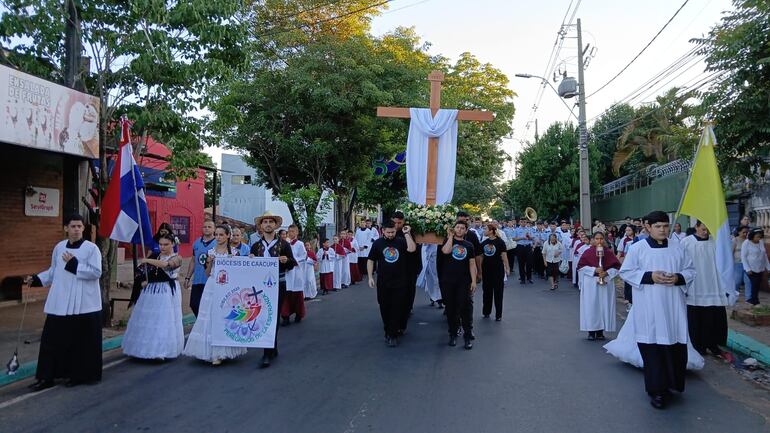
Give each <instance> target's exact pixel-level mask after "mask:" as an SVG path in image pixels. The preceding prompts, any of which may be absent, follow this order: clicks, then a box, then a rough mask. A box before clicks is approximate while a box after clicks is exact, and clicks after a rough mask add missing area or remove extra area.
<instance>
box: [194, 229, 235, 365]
mask: <svg viewBox="0 0 770 433" xmlns="http://www.w3.org/2000/svg"><path fill="white" fill-rule="evenodd" d="M214 238H215V239H216V242H217V243H216V245H215V246H214V248H212V249H210V250H209V253H208V258H207V259H206V275H208V279H207V280H206V286H205V287H204V288H203V296H202V297H201V305H200V309H199V311H198V318H197V319H196V320H195V325H193V329H192V331H191V332H190V337H189V338H187V345H186V346H185V348H184V352H183V353H184V354H185V355H187V356H192V357H195V358H198V359H200V360H203V361H208V362H211V364H213V365H219V364H221V363H222V360H223V359H233V358H237V357H239V356H241V355H244V354H246V348H245V347H232V346H214V345H213V344H212V342H211V340H212V338H211V326H212V322H211V316H212V314H213V313H214V307H215V306H216V305H215V302H214V291H215V290H216V283H215V282H214V278H213V276H212V275H211V274H212V272H211V271H212V268H213V266H214V259H215V258H217V257H229V256H233V255H238V251H235V250H234V249H232V248H231V247H230V227H229V226H226V225H219V226H217V228H216V230H215V231H214Z"/></svg>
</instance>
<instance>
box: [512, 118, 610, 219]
mask: <svg viewBox="0 0 770 433" xmlns="http://www.w3.org/2000/svg"><path fill="white" fill-rule="evenodd" d="M577 143H578V132H577V128H576V127H575V126H574V125H572V124H571V123H567V124H563V123H560V122H557V123H554V124H552V125H551V126H549V127H548V129H547V130H546V132H545V134H543V136H542V137H540V139H539V140H538V141H537V143H529V144H528V145H527V146H526V147H525V148H524V149H523V150H522V152H521V153H519V155H518V157H517V159H516V164H517V165H518V167H519V170H518V173H517V175H516V178H515V179H514V180H513V181H511V182H509V183H508V184H507V185H506V187H505V188H504V191H503V202H504V204H505V206H507V207H509V209H512V210H513V213H514V214H515V215H521V214H523V212H524V208H525V207H527V206H529V207H532V208H534V209H535V210H536V211H537V212H538V215H540V216H541V218H555V217H559V216H561V217H566V216H569V215H572V214H575V213H576V209H577V207H578V202H579V199H580V183H579V179H580V168H579V152H578V149H577ZM598 164H599V152H598V150H597V149H596V148H594V147H593V146H589V168H590V170H589V171H590V181H591V189H592V191H596V189H597V188H598V187H599V186H600V184H599V176H598V170H597V168H598Z"/></svg>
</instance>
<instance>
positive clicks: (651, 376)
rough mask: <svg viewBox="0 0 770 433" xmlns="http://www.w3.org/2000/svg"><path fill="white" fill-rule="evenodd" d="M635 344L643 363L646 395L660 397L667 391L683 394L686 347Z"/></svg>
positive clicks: (680, 345)
mask: <svg viewBox="0 0 770 433" xmlns="http://www.w3.org/2000/svg"><path fill="white" fill-rule="evenodd" d="M636 344H637V346H639V352H640V353H641V355H642V361H643V362H644V388H645V390H646V391H647V394H650V395H661V394H664V393H665V392H666V391H668V390H669V389H673V390H676V391H679V392H683V391H684V376H685V373H686V371H687V345H686V344H671V345H664V344H645V343H636Z"/></svg>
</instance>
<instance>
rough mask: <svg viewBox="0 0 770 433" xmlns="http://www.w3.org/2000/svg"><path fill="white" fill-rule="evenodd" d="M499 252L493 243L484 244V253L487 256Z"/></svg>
mask: <svg viewBox="0 0 770 433" xmlns="http://www.w3.org/2000/svg"><path fill="white" fill-rule="evenodd" d="M496 252H497V248H495V246H494V245H492V244H486V245H484V255H485V256H487V257H492V256H494V255H495V253H496Z"/></svg>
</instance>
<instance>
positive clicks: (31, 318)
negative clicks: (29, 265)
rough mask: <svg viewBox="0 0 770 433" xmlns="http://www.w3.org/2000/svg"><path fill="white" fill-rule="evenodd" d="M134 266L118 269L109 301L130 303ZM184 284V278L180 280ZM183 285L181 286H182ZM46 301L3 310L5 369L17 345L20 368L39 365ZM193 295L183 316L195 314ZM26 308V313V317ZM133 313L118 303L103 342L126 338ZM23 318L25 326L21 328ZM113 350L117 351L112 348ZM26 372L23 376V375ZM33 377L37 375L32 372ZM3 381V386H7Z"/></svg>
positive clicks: (186, 298) (0, 347) (0, 332)
mask: <svg viewBox="0 0 770 433" xmlns="http://www.w3.org/2000/svg"><path fill="white" fill-rule="evenodd" d="M189 260H190V259H189V258H188V259H185V261H184V264H183V265H182V272H181V275H182V276H184V275H185V272H186V271H187V266H188V264H189ZM133 278H134V277H133V265H132V263H131V262H130V261H127V262H126V263H123V264H121V265H118V276H117V281H119V282H122V283H123V284H119V286H121V288H115V287H113V288H112V290H110V298H123V299H128V298H130V297H131V289H130V287H131V284H132V283H133ZM180 280H182V281H184V277H182V278H180ZM182 281H180V282H182ZM44 304H45V302H44V301H38V302H30V303H28V304H26V306H25V305H23V304H14V305H5V306H3V307H0V363H1V365H2V366H3V367H5V363H6V362H8V361H9V360H10V359H11V356H12V355H13V352H14V350H15V349H16V347H17V343H18V350H19V353H18V359H19V363H20V364H21V365H24V364H27V363H29V362H33V361H37V354H38V351H39V349H40V335H41V334H42V331H43V323H44V322H45V313H43V306H44ZM189 304H190V291H189V290H184V289H183V290H182V314H183V315H184V316H187V315H189V314H192V311H191V310H190V306H189ZM25 308H26V313H25ZM129 315H130V312H129V310H128V302H122V301H119V302H115V312H114V315H113V318H112V326H111V327H110V328H105V329H102V338H103V339H104V340H109V339H112V338H113V337H117V336H121V335H123V332H125V329H126V324H127V323H128V317H129ZM22 317H23V322H24V323H23V326H22ZM19 326H22V328H21V337H20V338H18V337H19ZM111 342H112V344H107V345H106V347H108V348H114V347H119V346H120V344H119V343H120V340H119V339H116V340H111ZM113 346H114V347H113ZM22 373H23V372H20V373H19V374H20V375H21V374H22ZM33 374H34V372H33ZM4 375H5V369H3V371H2V373H0V378H2V377H3V376H4ZM5 383H6V382H5V381H2V380H0V386H2V385H3V384H5Z"/></svg>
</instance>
